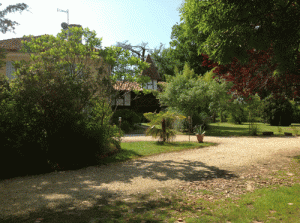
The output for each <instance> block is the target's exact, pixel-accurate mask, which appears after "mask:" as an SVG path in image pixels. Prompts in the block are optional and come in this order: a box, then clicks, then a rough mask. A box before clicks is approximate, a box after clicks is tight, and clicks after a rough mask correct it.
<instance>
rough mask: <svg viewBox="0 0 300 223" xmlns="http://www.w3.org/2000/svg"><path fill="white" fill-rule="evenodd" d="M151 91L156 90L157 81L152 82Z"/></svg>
mask: <svg viewBox="0 0 300 223" xmlns="http://www.w3.org/2000/svg"><path fill="white" fill-rule="evenodd" d="M153 89H154V90H157V80H153Z"/></svg>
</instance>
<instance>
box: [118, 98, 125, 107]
mask: <svg viewBox="0 0 300 223" xmlns="http://www.w3.org/2000/svg"><path fill="white" fill-rule="evenodd" d="M117 105H118V106H124V99H123V98H122V99H117Z"/></svg>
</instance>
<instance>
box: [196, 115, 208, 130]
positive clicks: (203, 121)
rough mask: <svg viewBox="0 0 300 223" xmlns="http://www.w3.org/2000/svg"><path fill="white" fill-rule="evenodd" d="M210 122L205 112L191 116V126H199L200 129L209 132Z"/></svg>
mask: <svg viewBox="0 0 300 223" xmlns="http://www.w3.org/2000/svg"><path fill="white" fill-rule="evenodd" d="M210 122H211V117H210V116H209V115H208V114H207V113H205V112H201V113H199V114H198V115H195V116H193V126H195V125H201V126H202V128H205V129H206V130H209V123H210Z"/></svg>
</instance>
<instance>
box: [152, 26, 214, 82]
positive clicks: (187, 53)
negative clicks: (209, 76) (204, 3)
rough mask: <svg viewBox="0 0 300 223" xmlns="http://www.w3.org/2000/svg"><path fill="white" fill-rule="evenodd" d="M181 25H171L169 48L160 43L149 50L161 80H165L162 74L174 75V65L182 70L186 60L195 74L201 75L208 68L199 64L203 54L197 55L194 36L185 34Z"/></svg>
mask: <svg viewBox="0 0 300 223" xmlns="http://www.w3.org/2000/svg"><path fill="white" fill-rule="evenodd" d="M183 26H184V24H183V23H180V24H179V25H178V24H175V25H174V26H173V27H172V34H171V39H172V41H170V47H169V48H167V49H164V48H162V46H163V44H161V45H160V47H159V49H155V50H154V51H151V57H152V58H153V59H154V61H155V63H156V65H157V67H158V70H159V72H160V74H161V75H162V78H163V81H165V80H166V79H165V77H164V74H167V75H171V76H175V73H174V69H175V67H177V68H178V70H183V68H184V65H185V63H186V62H188V63H189V66H190V68H191V69H193V70H194V72H195V73H196V74H197V75H200V76H201V75H203V74H204V73H205V72H207V71H209V70H210V68H208V67H203V66H201V63H202V61H203V56H202V55H198V51H197V48H196V47H195V40H194V36H191V35H189V36H186V35H185V33H184V29H183Z"/></svg>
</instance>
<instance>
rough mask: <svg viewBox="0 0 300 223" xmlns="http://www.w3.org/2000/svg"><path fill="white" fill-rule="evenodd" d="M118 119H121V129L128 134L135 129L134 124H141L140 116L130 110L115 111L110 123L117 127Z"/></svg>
mask: <svg viewBox="0 0 300 223" xmlns="http://www.w3.org/2000/svg"><path fill="white" fill-rule="evenodd" d="M119 117H122V121H121V129H122V130H123V131H124V132H129V131H131V130H133V129H134V128H135V124H138V123H141V116H139V115H138V114H136V113H135V112H134V111H132V110H130V109H120V110H117V111H116V112H115V113H114V114H113V116H112V123H113V124H115V125H117V126H119Z"/></svg>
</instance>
